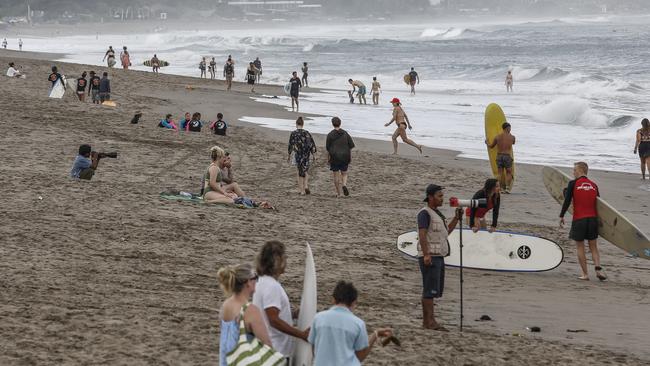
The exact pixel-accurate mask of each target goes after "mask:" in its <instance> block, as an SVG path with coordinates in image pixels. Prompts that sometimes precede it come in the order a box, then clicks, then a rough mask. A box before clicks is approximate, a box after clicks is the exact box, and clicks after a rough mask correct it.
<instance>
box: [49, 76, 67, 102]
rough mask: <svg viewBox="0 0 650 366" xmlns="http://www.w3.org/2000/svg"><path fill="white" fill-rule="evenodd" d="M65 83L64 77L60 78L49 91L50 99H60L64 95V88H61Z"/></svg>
mask: <svg viewBox="0 0 650 366" xmlns="http://www.w3.org/2000/svg"><path fill="white" fill-rule="evenodd" d="M64 83H65V76H61V79H60V80H57V81H56V83H54V85H53V86H52V88H51V89H50V95H49V97H50V98H56V99H61V98H63V95H65V88H64V87H63V85H64Z"/></svg>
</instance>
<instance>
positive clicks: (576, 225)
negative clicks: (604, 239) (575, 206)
mask: <svg viewBox="0 0 650 366" xmlns="http://www.w3.org/2000/svg"><path fill="white" fill-rule="evenodd" d="M569 239H572V240H575V241H585V240H596V239H598V218H597V217H587V218H584V219H580V220H575V221H573V222H572V223H571V231H570V232H569Z"/></svg>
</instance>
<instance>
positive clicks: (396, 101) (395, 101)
mask: <svg viewBox="0 0 650 366" xmlns="http://www.w3.org/2000/svg"><path fill="white" fill-rule="evenodd" d="M390 102H391V103H397V104H401V103H400V101H399V98H393V99H392V100H391V101H390Z"/></svg>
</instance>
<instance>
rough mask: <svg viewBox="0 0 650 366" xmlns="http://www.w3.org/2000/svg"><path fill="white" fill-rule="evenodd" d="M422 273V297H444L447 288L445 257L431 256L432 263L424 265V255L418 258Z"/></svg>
mask: <svg viewBox="0 0 650 366" xmlns="http://www.w3.org/2000/svg"><path fill="white" fill-rule="evenodd" d="M418 264H419V265H420V273H422V298H423V299H434V298H440V297H442V293H443V291H444V289H445V258H444V257H433V256H432V257H431V265H430V266H425V265H424V257H419V258H418Z"/></svg>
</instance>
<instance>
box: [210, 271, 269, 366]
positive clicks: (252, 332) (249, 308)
mask: <svg viewBox="0 0 650 366" xmlns="http://www.w3.org/2000/svg"><path fill="white" fill-rule="evenodd" d="M217 276H218V277H219V284H220V286H221V289H222V290H223V292H225V293H226V295H227V296H229V297H228V298H227V299H226V300H225V301H224V302H223V305H221V311H220V314H219V320H220V322H221V336H220V337H219V366H226V365H227V364H228V363H227V362H226V357H227V355H228V353H229V352H232V351H233V350H234V349H235V347H236V346H237V342H238V341H239V322H240V321H241V320H242V319H241V318H240V316H241V314H243V315H244V317H243V321H244V326H245V328H246V336H247V338H248V339H249V340H251V339H252V338H253V337H255V338H257V339H258V340H259V341H260V342H262V343H264V344H265V345H267V346H269V347H271V337H270V336H269V332H268V329H267V328H266V324H265V323H264V319H263V317H262V312H261V311H260V309H259V308H258V307H257V306H255V305H253V304H251V303H250V300H251V297H252V296H253V293H254V292H255V287H256V286H257V279H258V276H257V274H256V273H255V272H254V271H253V267H252V266H251V265H249V264H240V265H238V266H236V267H225V268H222V269H220V270H219V272H218V273H217Z"/></svg>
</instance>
